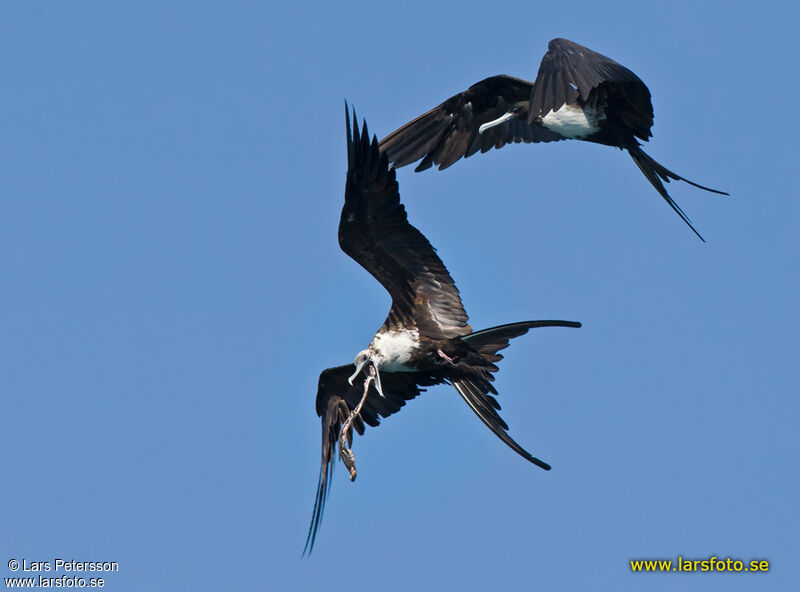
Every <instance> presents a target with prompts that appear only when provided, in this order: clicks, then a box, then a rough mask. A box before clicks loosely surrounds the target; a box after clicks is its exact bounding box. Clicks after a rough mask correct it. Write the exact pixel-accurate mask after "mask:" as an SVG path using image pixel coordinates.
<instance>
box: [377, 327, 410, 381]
mask: <svg viewBox="0 0 800 592" xmlns="http://www.w3.org/2000/svg"><path fill="white" fill-rule="evenodd" d="M369 346H370V349H372V350H373V351H375V353H376V354H377V358H378V359H377V362H378V368H380V369H381V370H387V371H389V372H413V371H414V370H415V368H410V367H408V366H406V362H408V361H409V360H410V359H411V354H412V353H413V351H414V350H415V349H416V348H417V347H418V346H419V332H418V331H416V330H414V331H390V332H388V333H378V334H377V335H376V336H375V337H374V338H373V340H372V343H370V344H369Z"/></svg>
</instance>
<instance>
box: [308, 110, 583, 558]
mask: <svg viewBox="0 0 800 592" xmlns="http://www.w3.org/2000/svg"><path fill="white" fill-rule="evenodd" d="M345 109H347V107H346V106H345ZM353 121H354V129H352V130H351V127H350V117H349V114H347V184H346V188H345V201H344V207H343V208H342V215H341V219H340V221H339V245H340V246H341V248H342V250H343V251H344V252H345V253H347V254H348V255H350V257H352V258H353V259H355V260H356V262H358V263H359V264H360V265H361V266H362V267H363V268H364V269H366V270H367V271H368V272H369V273H370V274H372V275H373V276H374V277H375V279H377V280H378V281H379V282H380V283H381V284H382V285H383V287H384V288H386V290H387V291H388V292H389V295H390V296H391V297H392V306H391V309H390V311H389V316H388V317H387V318H386V321H385V322H384V323H383V326H382V327H381V328H380V330H379V331H378V332H377V333H376V334H375V337H374V338H373V339H372V341H371V342H370V344H369V347H367V349H365V350H363V351H361V352H359V354H358V355H357V356H356V359H355V362H354V363H353V364H347V365H345V366H338V367H336V368H328V369H327V370H323V371H322V373H321V374H320V377H319V386H318V390H317V401H316V409H317V415H319V416H320V417H321V418H322V463H321V466H320V473H319V482H318V484H317V495H316V499H315V502H314V512H313V516H312V519H311V525H310V527H309V531H308V537H307V539H306V546H305V549H304V551H303V552H304V553H305V552H309V553H310V552H311V549H312V548H313V546H314V540H315V538H316V535H317V530H318V528H319V524H320V520H321V519H322V511H323V508H324V505H325V499H326V497H327V493H328V490H329V488H330V478H329V477H330V473H331V471H332V469H333V465H334V463H335V458H334V450H335V448H336V444H337V441H338V444H339V455H340V457H341V458H342V461H343V462H344V464H345V466H346V467H347V468H348V470H349V471H350V479H351V480H354V479H355V477H356V469H355V457H354V456H353V453H352V451H351V450H350V448H349V446H350V444H351V443H352V437H353V429H355V431H356V432H358V433H359V434H363V433H364V426H365V425H370V426H377V425H378V424H379V423H380V419H381V418H385V417H388V416H390V415H392V414H393V413H396V412H397V411H399V410H400V408H401V407H403V405H405V403H406V401H409V400H411V399H413V398H414V397H416V396H417V395H419V394H420V392H422V391H424V390H425V388H424V387H428V386H433V385H436V384H442V383H445V384H451V385H452V386H453V387H455V389H456V391H458V394H459V395H461V398H462V399H464V401H466V403H467V405H469V406H470V408H471V409H472V410H473V411H474V412H475V414H476V415H477V416H478V417H479V418H480V419H481V421H483V423H484V424H486V426H488V428H489V429H490V430H492V432H494V433H495V435H497V436H498V437H499V438H500V439H501V440H502V441H503V442H505V443H506V444H507V445H508V446H509V447H510V448H511V449H512V450H514V451H515V452H516V453H517V454H519V455H520V456H522V457H523V458H524V459H526V460H528V461H530V462H532V463H533V464H535V465H537V466H539V467H541V468H543V469H545V470H549V469H550V465H548V464H547V463H545V462H543V461H541V460H539V459H538V458H536V457H534V456H532V455H531V454H530V453H529V452H527V451H526V450H525V449H524V448H522V447H521V446H520V445H519V444H517V443H516V442H515V441H514V440H513V439H512V438H511V436H509V435H508V433H507V431H506V430H508V424H506V422H505V421H503V419H502V418H501V417H500V415H499V414H498V411H499V410H500V405H499V403H498V402H497V400H496V399H495V398H494V397H493V396H492V395H496V394H497V390H496V389H495V388H494V386H493V385H492V381H493V380H494V376H493V374H494V373H495V372H497V370H498V368H497V362H499V361H500V360H501V359H502V358H503V356H502V355H500V354H499V353H498V352H499V351H500V350H502V349H504V348H506V347H508V344H509V340H511V339H513V338H514V337H519V336H520V335H524V334H525V333H527V332H528V330H529V329H533V328H536V327H580V326H581V324H580V323H576V322H572V321H526V322H521V323H511V324H508V325H502V326H500V327H492V328H491V329H484V330H483V331H473V330H472V328H471V327H470V326H469V324H468V323H467V320H468V318H467V313H466V312H465V311H464V306H463V304H462V303H461V296H460V295H459V292H458V288H456V285H455V283H454V282H453V278H451V277H450V274H449V273H448V271H447V269H446V268H445V266H444V263H442V260H441V259H439V257H438V255H437V254H436V251H435V249H434V248H433V247H432V246H431V244H430V243H429V242H428V239H426V238H425V236H423V234H422V233H421V232H420V231H419V230H417V229H416V228H414V227H413V226H412V225H411V224H409V223H408V219H407V217H406V211H405V208H404V207H403V205H402V204H401V203H400V193H399V191H398V186H397V180H396V179H395V171H394V169H393V168H389V162H388V159H387V157H386V155H385V154H382V153H381V152H380V149H379V147H378V139H377V138H376V137H374V136H373V138H372V141H371V142H370V137H369V132H368V131H367V124H366V121H365V122H364V125H363V128H362V129H361V131H359V129H358V122H357V120H356V116H355V112H353Z"/></svg>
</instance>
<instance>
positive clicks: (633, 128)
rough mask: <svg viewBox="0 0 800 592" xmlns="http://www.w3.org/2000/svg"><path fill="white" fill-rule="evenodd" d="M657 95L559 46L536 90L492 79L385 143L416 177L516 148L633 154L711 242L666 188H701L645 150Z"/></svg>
mask: <svg viewBox="0 0 800 592" xmlns="http://www.w3.org/2000/svg"><path fill="white" fill-rule="evenodd" d="M652 126H653V105H652V103H651V102H650V91H649V89H648V88H647V86H645V84H644V82H642V81H641V80H640V79H639V77H638V76H636V74H634V73H633V72H631V71H630V70H628V69H627V68H626V67H625V66H622V65H620V64H618V63H617V62H615V61H614V60H612V59H611V58H607V57H606V56H604V55H601V54H599V53H597V52H595V51H592V50H591V49H588V48H586V47H583V46H582V45H578V44H577V43H573V42H572V41H568V40H566V39H553V40H552V41H551V42H550V43H549V45H548V47H547V53H546V54H544V57H543V58H542V63H541V65H540V66H539V74H538V75H537V76H536V80H535V81H534V82H529V81H528V80H523V79H521V78H514V77H513V76H506V75H500V76H491V77H489V78H486V79H484V80H481V81H480V82H478V83H476V84H473V85H472V86H470V87H469V88H468V89H467V90H465V91H464V92H462V93H459V94H457V95H455V96H453V97H450V98H449V99H447V100H446V101H445V102H444V103H442V104H441V105H439V106H438V107H434V108H433V109H431V110H430V111H428V112H427V113H425V114H424V115H420V116H419V117H417V118H416V119H414V120H413V121H411V122H409V123H407V124H405V125H404V126H403V127H401V128H400V129H398V130H396V131H394V132H392V133H391V134H389V135H388V136H386V137H385V138H384V139H383V140H381V143H380V147H381V150H383V151H384V152H385V153H386V154H387V155H388V157H389V162H390V163H393V164H394V166H395V167H403V166H406V165H407V164H411V163H412V162H416V161H417V160H419V159H420V158H421V159H422V162H420V163H419V165H418V166H417V168H416V169H415V170H416V171H423V170H425V169H428V168H430V167H431V165H438V166H439V169H440V170H441V169H446V168H447V167H449V166H450V165H452V164H453V163H454V162H456V161H457V160H458V159H460V158H461V157H462V156H463V157H465V158H466V157H468V156H471V155H473V154H475V153H476V152H477V151H478V150H480V151H481V152H487V151H489V150H490V149H492V148H502V147H503V146H505V145H506V144H508V143H510V142H514V143H519V142H525V143H530V142H554V141H557V140H583V141H585V142H595V143H597V144H605V145H607V146H615V147H617V148H620V149H624V150H627V151H628V153H629V154H630V155H631V158H633V161H634V162H635V163H636V165H637V166H638V167H639V169H640V170H641V171H642V173H644V176H645V177H646V178H647V180H648V181H650V183H652V185H653V187H655V188H656V190H657V191H658V193H659V194H661V197H663V198H664V199H665V200H666V201H667V203H668V204H669V205H670V207H671V208H672V209H673V210H675V212H677V214H678V215H679V216H680V217H681V219H682V220H683V221H684V222H686V224H688V225H689V228H691V229H692V231H694V233H695V234H696V235H697V236H698V237H700V240H703V242H705V241H704V239H703V237H702V236H700V233H698V232H697V230H696V229H695V228H694V226H692V223H691V221H690V220H689V218H688V216H686V214H685V213H684V212H683V210H682V209H681V208H680V207H679V206H678V204H677V203H675V201H674V200H673V199H672V197H670V195H669V193H667V190H666V188H665V187H664V184H663V183H662V180H663V181H664V182H667V183H669V181H670V179H672V180H675V181H685V182H686V183H689V184H690V185H694V186H695V187H698V188H699V189H704V190H705V191H710V192H712V193H718V194H721V195H728V194H727V193H725V192H724V191H718V190H717V189H711V188H709V187H704V186H703V185H698V184H697V183H695V182H693V181H689V180H688V179H686V178H684V177H681V176H679V175H677V174H675V173H673V172H672V171H670V170H669V169H667V168H665V167H663V166H661V165H660V164H659V163H657V162H656V161H655V160H653V159H652V158H650V156H648V155H647V154H645V152H644V151H643V150H642V149H641V147H640V146H641V144H639V141H638V140H637V138H639V139H641V140H643V141H645V142H647V141H648V139H649V138H650V137H652V134H651V133H650V128H651V127H652Z"/></svg>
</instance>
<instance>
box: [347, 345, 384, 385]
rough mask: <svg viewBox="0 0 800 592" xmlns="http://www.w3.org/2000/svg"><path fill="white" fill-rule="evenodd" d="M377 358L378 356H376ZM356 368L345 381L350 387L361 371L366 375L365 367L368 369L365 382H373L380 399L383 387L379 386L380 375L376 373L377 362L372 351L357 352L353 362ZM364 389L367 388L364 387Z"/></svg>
mask: <svg viewBox="0 0 800 592" xmlns="http://www.w3.org/2000/svg"><path fill="white" fill-rule="evenodd" d="M378 357H379V356H378ZM353 363H354V364H355V366H356V371H355V372H353V375H352V376H351V377H350V378H348V379H347V382H349V383H350V384H351V385H352V384H353V381H354V380H355V379H356V376H358V375H359V374H360V373H361V370H364V372H365V373H366V369H365V367H368V368H369V374H368V375H367V380H368V381H369V380H374V381H375V388H376V389H377V391H378V394H379V395H380V396H381V397H384V396H385V395H384V394H383V387H382V386H381V373H380V372H379V371H378V360H377V359H376V354H375V352H373V351H372V350H369V349H364V350H361V351H360V352H358V355H357V356H356V359H355V361H354V362H353ZM364 388H367V387H366V386H365V387H364Z"/></svg>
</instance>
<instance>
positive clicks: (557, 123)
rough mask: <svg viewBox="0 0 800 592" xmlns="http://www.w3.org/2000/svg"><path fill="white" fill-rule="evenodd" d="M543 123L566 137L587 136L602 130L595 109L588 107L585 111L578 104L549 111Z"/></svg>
mask: <svg viewBox="0 0 800 592" xmlns="http://www.w3.org/2000/svg"><path fill="white" fill-rule="evenodd" d="M587 115H588V117H587ZM542 125H544V126H545V127H546V128H547V129H550V130H552V131H554V132H556V133H557V134H561V135H562V136H564V137H565V138H585V137H586V136H591V135H592V134H593V133H595V132H598V131H600V128H599V127H597V120H596V118H595V114H594V110H593V109H589V108H587V109H586V112H584V110H583V109H581V108H580V107H579V106H578V105H562V106H561V108H560V109H559V110H558V111H549V112H548V113H547V115H545V116H544V117H543V118H542Z"/></svg>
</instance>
